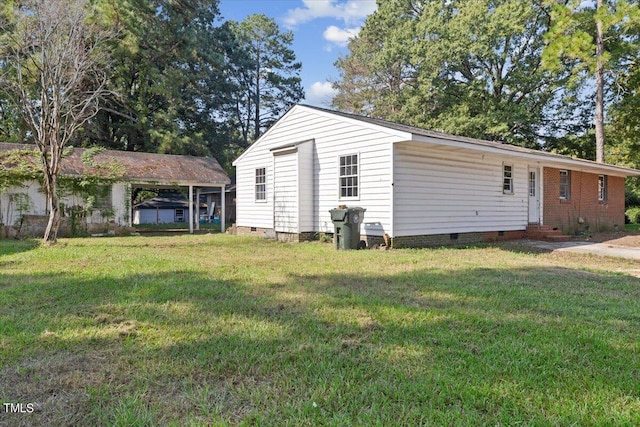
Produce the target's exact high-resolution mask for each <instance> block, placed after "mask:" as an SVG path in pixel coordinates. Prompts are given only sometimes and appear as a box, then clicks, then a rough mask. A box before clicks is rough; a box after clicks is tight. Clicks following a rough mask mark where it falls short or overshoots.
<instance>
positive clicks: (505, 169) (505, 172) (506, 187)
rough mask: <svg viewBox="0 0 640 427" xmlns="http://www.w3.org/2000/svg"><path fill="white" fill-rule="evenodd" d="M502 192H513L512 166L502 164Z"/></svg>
mask: <svg viewBox="0 0 640 427" xmlns="http://www.w3.org/2000/svg"><path fill="white" fill-rule="evenodd" d="M502 192H503V193H504V194H513V166H511V165H503V166H502Z"/></svg>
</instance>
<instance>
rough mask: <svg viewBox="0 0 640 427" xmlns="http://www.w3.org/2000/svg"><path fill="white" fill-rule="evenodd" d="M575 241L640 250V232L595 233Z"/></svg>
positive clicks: (577, 238)
mask: <svg viewBox="0 0 640 427" xmlns="http://www.w3.org/2000/svg"><path fill="white" fill-rule="evenodd" d="M575 240H578V241H584V242H593V243H606V244H610V245H615V246H625V247H628V248H640V232H637V231H635V232H628V231H627V232H624V231H618V232H613V233H595V234H593V235H591V236H581V237H576V238H575Z"/></svg>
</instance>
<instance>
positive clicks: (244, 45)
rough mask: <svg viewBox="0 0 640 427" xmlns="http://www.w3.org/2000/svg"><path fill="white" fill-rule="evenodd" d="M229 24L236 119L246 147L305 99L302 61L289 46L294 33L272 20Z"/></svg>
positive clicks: (258, 17) (251, 19) (262, 18)
mask: <svg viewBox="0 0 640 427" xmlns="http://www.w3.org/2000/svg"><path fill="white" fill-rule="evenodd" d="M231 25H232V27H233V30H234V34H235V37H236V39H237V43H238V52H237V55H235V57H234V65H235V66H234V71H233V74H232V78H233V79H234V80H235V82H236V84H237V85H238V88H239V92H238V94H237V101H236V108H235V119H236V121H237V125H238V126H239V128H240V129H241V134H242V143H243V145H244V146H245V147H247V146H248V145H249V143H250V142H252V141H255V140H256V139H258V137H259V136H260V135H261V134H262V132H263V131H264V130H265V129H266V128H268V127H269V126H271V125H272V124H273V123H274V122H275V121H276V120H277V119H278V118H280V116H281V115H282V113H284V112H285V111H286V110H287V109H289V108H290V107H291V106H292V105H294V104H295V103H297V102H299V101H300V100H301V99H303V98H304V93H303V90H302V85H301V81H302V80H301V78H300V69H301V68H302V64H300V63H299V62H296V57H295V53H294V52H293V50H292V49H291V44H292V43H293V33H292V32H290V31H286V32H280V29H279V28H278V25H277V24H276V22H275V21H274V20H273V19H271V18H267V17H266V16H265V15H261V14H260V15H250V16H248V17H247V18H246V19H245V20H244V21H242V22H241V23H231Z"/></svg>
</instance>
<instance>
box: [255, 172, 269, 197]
mask: <svg viewBox="0 0 640 427" xmlns="http://www.w3.org/2000/svg"><path fill="white" fill-rule="evenodd" d="M255 200H256V202H266V201H267V168H257V169H256V192H255Z"/></svg>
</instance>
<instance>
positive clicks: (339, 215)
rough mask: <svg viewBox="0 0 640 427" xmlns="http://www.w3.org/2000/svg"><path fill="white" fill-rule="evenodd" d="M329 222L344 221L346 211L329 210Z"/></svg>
mask: <svg viewBox="0 0 640 427" xmlns="http://www.w3.org/2000/svg"><path fill="white" fill-rule="evenodd" d="M329 212H330V213H331V221H344V220H345V219H346V218H347V212H348V211H347V210H346V209H331V210H330V211H329Z"/></svg>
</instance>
